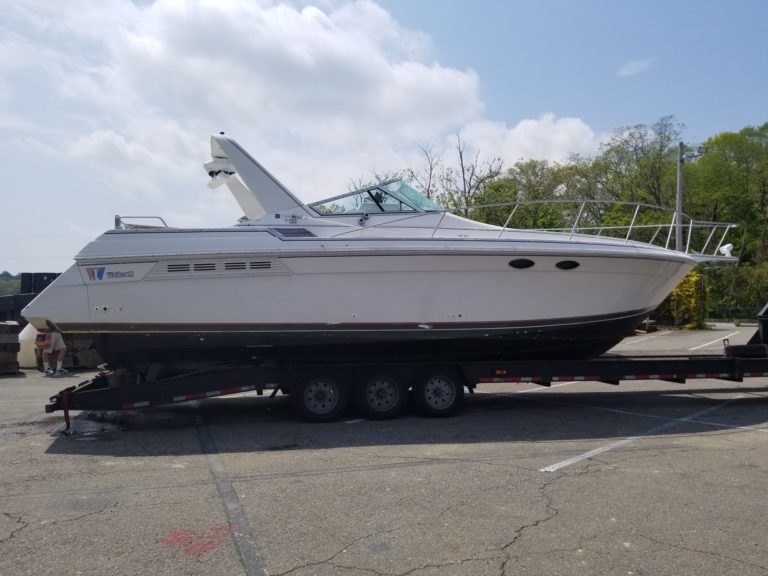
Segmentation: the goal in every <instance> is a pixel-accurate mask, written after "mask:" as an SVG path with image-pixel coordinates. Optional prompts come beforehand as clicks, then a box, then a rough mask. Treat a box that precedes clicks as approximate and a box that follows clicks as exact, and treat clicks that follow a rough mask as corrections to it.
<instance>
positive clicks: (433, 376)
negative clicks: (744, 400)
mask: <svg viewBox="0 0 768 576" xmlns="http://www.w3.org/2000/svg"><path fill="white" fill-rule="evenodd" d="M767 339H768V304H767V305H766V306H765V307H764V308H763V309H762V310H761V312H760V313H759V315H758V328H757V330H756V332H755V334H754V335H753V336H752V338H751V339H750V341H749V342H748V343H747V344H744V345H733V346H732V345H730V343H729V342H728V341H727V340H724V341H723V344H724V352H723V354H719V355H694V356H691V355H659V356H625V355H616V354H604V355H602V356H599V357H597V358H593V359H589V360H562V361H561V360H558V361H505V360H503V359H487V360H467V361H461V360H447V359H445V358H440V359H437V361H436V360H435V359H434V358H432V359H420V360H409V361H405V362H404V361H402V360H399V361H398V360H397V359H389V360H390V361H387V360H384V359H381V358H378V359H368V360H365V359H362V360H361V359H357V360H355V361H346V362H345V361H341V360H338V359H337V360H330V359H328V360H325V361H322V362H320V361H318V360H317V359H290V360H288V359H284V360H283V361H282V362H280V361H277V362H275V361H274V360H270V361H268V362H259V361H258V360H254V361H253V362H251V363H248V364H242V363H240V364H236V365H220V366H214V367H208V368H205V369H201V370H193V371H188V372H182V373H176V374H172V375H170V376H164V377H157V376H150V377H147V376H146V374H145V375H144V377H140V376H139V375H137V374H134V373H131V372H130V371H127V370H125V369H118V370H114V371H106V372H101V373H99V374H97V375H96V376H95V377H94V378H92V379H90V380H87V381H85V382H83V383H81V384H79V385H77V386H72V387H69V388H66V389H64V390H62V391H61V392H59V393H58V394H56V395H54V396H52V397H51V398H50V401H49V403H48V404H47V405H46V406H45V411H46V412H47V413H51V412H55V411H57V410H62V411H63V412H64V420H65V422H66V428H65V430H64V433H67V432H68V431H69V430H70V417H69V412H70V410H135V409H140V408H145V407H148V406H157V405H164V404H173V403H177V402H187V401H190V400H199V399H205V398H214V397H218V396H225V395H230V394H240V393H243V392H251V391H255V392H256V393H257V394H259V395H263V393H264V391H265V390H271V395H272V396H273V397H274V396H275V395H277V393H278V392H280V391H282V392H283V393H287V394H290V395H291V400H292V403H293V407H294V410H295V411H296V412H297V413H298V415H299V416H300V417H302V418H303V419H305V420H310V421H329V420H333V419H335V418H338V417H339V416H340V415H341V414H342V413H343V412H344V411H345V410H346V407H347V406H348V404H349V401H350V400H352V399H354V401H355V403H356V404H357V406H358V408H359V409H360V411H361V412H362V413H363V415H365V416H367V417H370V418H374V419H384V418H393V417H395V416H397V415H398V414H399V413H400V412H401V411H402V409H403V408H404V405H405V400H404V398H406V397H407V396H408V395H409V393H410V394H412V395H414V397H415V398H414V399H415V401H416V404H417V406H418V407H419V409H420V411H421V412H422V413H424V414H425V415H428V416H450V415H452V414H453V413H455V412H456V410H457V409H458V408H459V406H460V404H461V401H462V399H463V396H464V388H467V389H468V390H469V392H470V393H473V392H474V389H475V388H476V386H477V385H478V384H484V383H497V382H518V383H531V384H537V385H540V386H550V385H552V384H553V383H560V382H604V383H607V384H613V385H618V384H619V383H620V382H622V381H634V380H661V381H666V382H673V383H676V384H684V383H685V382H686V381H687V380H694V379H718V380H726V381H730V382H742V381H743V380H744V379H745V378H765V377H768V342H767V341H766V340H767ZM155 372H156V373H157V374H159V373H160V372H159V369H158V370H156V371H155ZM353 382H354V383H355V384H354V385H352V384H350V383H353Z"/></svg>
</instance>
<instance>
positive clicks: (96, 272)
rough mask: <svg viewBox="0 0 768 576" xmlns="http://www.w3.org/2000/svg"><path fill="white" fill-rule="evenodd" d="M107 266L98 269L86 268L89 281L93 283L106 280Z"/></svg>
mask: <svg viewBox="0 0 768 576" xmlns="http://www.w3.org/2000/svg"><path fill="white" fill-rule="evenodd" d="M105 269H106V267H105V266H99V267H98V268H86V269H85V273H86V274H88V280H90V281H91V282H93V281H94V280H104V270H105Z"/></svg>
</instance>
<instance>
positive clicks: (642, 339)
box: [621, 332, 672, 346]
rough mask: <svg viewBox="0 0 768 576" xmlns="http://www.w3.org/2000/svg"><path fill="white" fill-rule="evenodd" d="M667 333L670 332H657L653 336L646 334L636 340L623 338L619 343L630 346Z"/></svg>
mask: <svg viewBox="0 0 768 576" xmlns="http://www.w3.org/2000/svg"><path fill="white" fill-rule="evenodd" d="M668 334H672V332H659V333H658V334H654V335H653V336H646V337H645V338H638V339H637V340H623V341H622V342H621V344H622V345H623V346H631V345H632V344H639V343H640V342H645V341H646V340H652V339H654V338H658V337H659V336H666V335H668Z"/></svg>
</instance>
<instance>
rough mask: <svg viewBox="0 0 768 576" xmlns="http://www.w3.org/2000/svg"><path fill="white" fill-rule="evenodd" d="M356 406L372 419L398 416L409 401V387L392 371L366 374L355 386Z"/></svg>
mask: <svg viewBox="0 0 768 576" xmlns="http://www.w3.org/2000/svg"><path fill="white" fill-rule="evenodd" d="M354 397H355V406H356V407H357V409H358V411H359V412H360V413H361V414H362V415H363V416H365V417H367V418H371V419H372V420H387V419H391V418H397V417H398V416H399V415H400V414H401V413H402V412H403V408H404V407H405V405H406V403H407V401H408V388H407V387H406V386H405V385H404V383H403V380H402V378H399V377H398V376H397V375H396V374H392V373H390V372H374V373H371V374H368V375H366V376H364V381H363V382H361V383H360V384H358V385H356V386H355V389H354Z"/></svg>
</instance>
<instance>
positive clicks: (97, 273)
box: [85, 266, 134, 282]
mask: <svg viewBox="0 0 768 576" xmlns="http://www.w3.org/2000/svg"><path fill="white" fill-rule="evenodd" d="M85 273H86V274H88V279H89V280H91V281H92V282H93V281H95V280H104V278H107V279H108V280H120V279H121V278H133V274H134V272H133V270H126V271H124V272H123V271H121V270H118V271H116V272H107V271H106V266H96V267H94V268H86V269H85Z"/></svg>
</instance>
